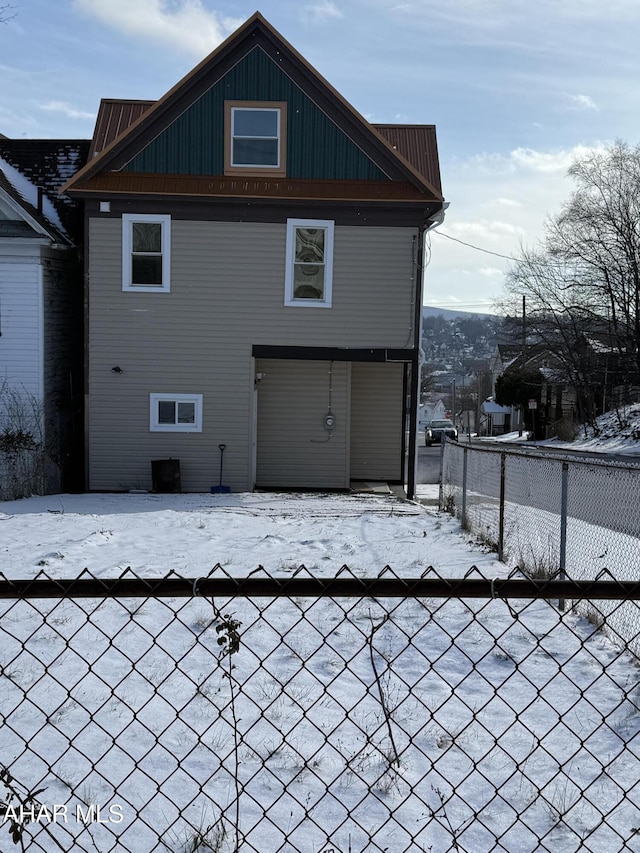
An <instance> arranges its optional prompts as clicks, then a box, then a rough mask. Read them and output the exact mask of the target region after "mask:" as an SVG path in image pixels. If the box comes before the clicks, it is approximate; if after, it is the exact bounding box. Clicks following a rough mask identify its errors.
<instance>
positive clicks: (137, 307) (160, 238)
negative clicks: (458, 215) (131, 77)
mask: <svg viewBox="0 0 640 853" xmlns="http://www.w3.org/2000/svg"><path fill="white" fill-rule="evenodd" d="M66 191H67V192H68V194H69V195H70V196H71V197H72V198H75V199H82V200H84V204H85V224H86V235H87V236H86V246H87V271H86V277H87V287H88V293H87V305H88V314H87V332H88V342H89V343H88V351H87V375H86V395H87V397H86V412H87V449H88V456H87V472H88V487H89V488H90V489H100V490H119V489H131V488H148V487H149V486H150V485H151V465H150V462H152V461H154V460H162V459H170V458H171V459H174V460H180V471H181V483H182V488H183V490H186V491H208V490H209V488H210V486H212V485H217V484H218V477H219V461H220V445H224V446H225V452H224V475H223V479H224V483H225V484H228V485H229V486H230V487H231V488H232V489H233V490H234V491H236V490H247V489H251V488H253V487H254V486H257V487H265V488H314V489H345V488H348V487H349V485H350V483H351V482H352V481H354V480H385V481H389V482H393V483H402V482H403V481H404V476H405V475H404V465H405V450H406V445H407V439H406V437H405V428H406V424H407V420H408V422H409V424H410V428H409V448H410V452H409V466H408V468H409V493H410V494H412V492H413V473H412V472H413V454H414V452H415V440H413V439H414V437H415V432H416V420H417V418H416V413H417V403H418V378H419V369H418V353H419V335H420V320H421V307H422V276H423V244H424V234H425V230H426V229H428V228H429V227H430V225H431V224H432V223H433V221H435V220H436V219H437V218H438V217H439V216H440V215H441V211H442V208H443V197H442V194H441V192H440V178H439V167H438V156H437V148H436V137H435V129H434V127H433V126H430V125H423V126H411V127H410V126H399V125H372V124H370V123H368V122H367V121H366V120H365V119H364V118H363V117H362V116H360V115H359V114H358V113H357V112H356V111H355V110H354V109H353V107H351V106H350V105H349V104H348V103H347V102H346V101H345V100H344V98H342V97H341V96H340V95H339V94H338V93H337V92H336V91H335V90H334V89H333V88H332V86H331V85H330V84H329V83H327V82H326V80H324V79H323V78H322V77H321V76H320V75H319V74H318V73H317V72H316V71H315V70H314V69H313V68H312V67H311V66H310V65H309V64H308V63H307V62H306V60H304V59H303V58H302V57H301V56H300V55H299V54H298V53H297V51H296V50H295V49H294V48H293V47H292V46H291V45H290V44H289V43H288V42H287V41H286V40H285V39H284V38H283V37H282V36H281V35H280V34H279V33H278V32H276V31H275V30H274V28H273V27H272V26H271V25H270V24H269V23H268V22H267V21H265V19H264V18H263V17H262V16H261V15H260V14H259V13H256V14H255V15H253V16H252V17H251V18H250V19H249V20H248V21H246V22H245V24H243V25H242V26H241V27H240V28H239V29H238V30H237V31H236V32H235V33H234V34H233V35H231V36H230V37H229V38H228V39H227V40H226V41H225V42H224V43H223V44H221V45H220V46H219V47H218V48H217V49H216V50H215V51H214V52H213V53H212V54H211V55H210V56H208V57H207V58H206V59H205V60H204V61H203V62H202V63H200V64H199V65H198V66H197V67H196V68H195V69H194V70H193V71H192V72H191V73H189V74H188V75H187V76H186V77H185V78H184V79H183V80H181V81H180V82H179V83H178V84H177V85H176V86H174V87H173V88H172V89H171V90H170V91H169V92H168V93H167V94H166V95H164V96H163V97H162V98H160V100H158V101H156V102H150V101H136V102H132V101H126V102H125V101H117V100H105V101H103V102H102V103H101V106H100V111H99V115H98V119H97V123H96V129H95V135H94V138H93V141H92V149H91V153H90V157H89V161H88V163H87V165H86V166H85V167H84V168H83V169H81V170H80V171H79V172H78V173H77V174H76V175H75V176H74V177H73V178H72V179H71V180H70V181H69V182H68V183H67V185H66ZM407 400H409V404H407V402H406V401H407Z"/></svg>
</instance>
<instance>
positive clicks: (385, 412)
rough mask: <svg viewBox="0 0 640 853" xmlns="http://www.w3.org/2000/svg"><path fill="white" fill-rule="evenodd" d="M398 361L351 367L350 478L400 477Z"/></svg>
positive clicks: (400, 390)
mask: <svg viewBox="0 0 640 853" xmlns="http://www.w3.org/2000/svg"><path fill="white" fill-rule="evenodd" d="M402 373H403V369H402V365H401V364H364V363H363V364H354V365H352V369H351V479H352V480H396V481H397V480H402Z"/></svg>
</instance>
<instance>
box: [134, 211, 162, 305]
mask: <svg viewBox="0 0 640 853" xmlns="http://www.w3.org/2000/svg"><path fill="white" fill-rule="evenodd" d="M170 270H171V217H170V216H164V215H156V214H146V213H140V214H134V213H125V214H123V216H122V289H123V290H139V291H156V292H158V291H160V292H165V293H166V292H168V291H169V289H170Z"/></svg>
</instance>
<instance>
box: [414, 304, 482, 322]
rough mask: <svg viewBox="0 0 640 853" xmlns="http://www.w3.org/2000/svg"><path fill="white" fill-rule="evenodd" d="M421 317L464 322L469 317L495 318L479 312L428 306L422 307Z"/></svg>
mask: <svg viewBox="0 0 640 853" xmlns="http://www.w3.org/2000/svg"><path fill="white" fill-rule="evenodd" d="M422 316H423V317H438V316H440V317H444V319H445V320H465V319H469V318H470V317H495V316H496V315H495V314H482V313H481V312H480V311H454V310H453V309H451V308H432V307H431V306H430V305H423V306H422Z"/></svg>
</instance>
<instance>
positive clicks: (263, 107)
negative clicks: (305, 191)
mask: <svg viewBox="0 0 640 853" xmlns="http://www.w3.org/2000/svg"><path fill="white" fill-rule="evenodd" d="M225 135H226V139H225V168H224V171H225V175H234V174H243V175H245V174H247V173H252V172H253V173H254V174H255V173H257V174H263V173H265V172H267V173H268V174H269V175H274V176H278V177H280V176H283V175H284V174H285V151H286V104H285V103H273V102H257V103H254V102H253V101H226V102H225Z"/></svg>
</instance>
